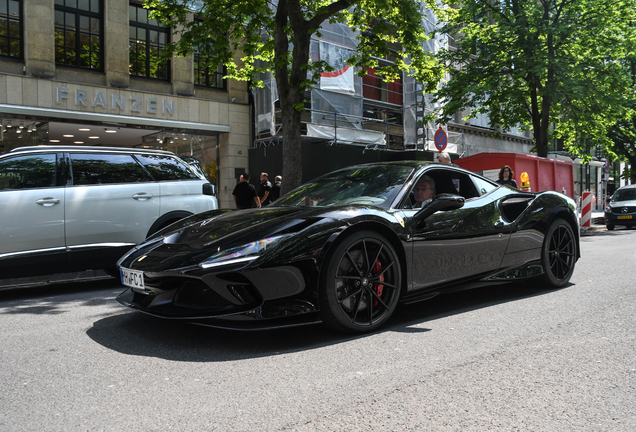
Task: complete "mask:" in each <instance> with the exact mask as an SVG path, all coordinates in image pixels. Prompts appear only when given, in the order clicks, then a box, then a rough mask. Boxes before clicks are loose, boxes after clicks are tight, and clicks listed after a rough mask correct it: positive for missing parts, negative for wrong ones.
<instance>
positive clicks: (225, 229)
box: [118, 206, 378, 271]
mask: <svg viewBox="0 0 636 432" xmlns="http://www.w3.org/2000/svg"><path fill="white" fill-rule="evenodd" d="M361 207H362V208H361ZM377 211H378V209H377V208H375V211H373V210H371V209H369V212H377ZM352 212H353V213H352ZM364 213H366V212H365V209H364V206H356V208H355V209H354V208H350V207H349V208H333V207H322V208H316V207H270V208H264V209H249V210H239V211H228V210H215V211H210V212H205V213H200V214H198V215H194V216H191V217H189V218H185V219H182V220H180V221H179V222H177V223H175V224H173V225H170V226H169V227H167V228H166V229H164V230H162V231H160V232H159V233H157V234H155V235H154V236H152V237H150V238H148V239H147V240H146V241H144V242H142V243H140V244H139V245H137V246H136V247H135V248H134V249H132V250H131V251H130V252H128V253H127V254H126V255H124V256H123V257H122V258H121V259H120V261H119V263H118V264H119V265H120V266H123V267H126V268H133V269H139V270H144V271H162V270H166V269H176V268H183V267H188V266H196V265H198V264H199V263H201V262H203V261H205V260H206V259H208V258H209V257H210V256H211V255H213V254H215V253H217V252H219V251H223V250H227V249H231V248H235V247H240V246H243V245H246V244H248V243H251V242H256V241H260V240H263V239H268V238H272V237H278V236H284V235H286V236H287V240H288V241H287V243H294V246H293V247H290V248H289V249H295V253H296V254H297V253H298V251H299V248H302V247H305V248H306V247H309V240H308V239H307V238H308V237H311V238H312V240H311V241H312V242H314V243H315V242H324V237H325V236H328V235H330V233H331V232H333V230H335V229H337V228H338V227H339V226H341V225H342V222H341V220H342V219H343V218H345V217H351V216H352V214H364ZM301 231H309V232H310V233H313V234H311V236H310V234H307V235H305V236H303V238H302V239H300V240H298V239H292V238H291V237H293V236H294V235H295V234H297V233H299V232H301ZM141 257H143V259H139V258H141Z"/></svg>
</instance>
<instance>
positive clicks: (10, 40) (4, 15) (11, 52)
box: [0, 0, 22, 59]
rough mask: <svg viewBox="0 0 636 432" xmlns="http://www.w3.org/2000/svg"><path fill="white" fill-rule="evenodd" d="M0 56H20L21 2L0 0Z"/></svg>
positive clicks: (17, 57) (19, 57)
mask: <svg viewBox="0 0 636 432" xmlns="http://www.w3.org/2000/svg"><path fill="white" fill-rule="evenodd" d="M0 56H3V57H11V58H16V59H21V58H22V2H21V1H17V0H0Z"/></svg>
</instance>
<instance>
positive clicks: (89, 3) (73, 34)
mask: <svg viewBox="0 0 636 432" xmlns="http://www.w3.org/2000/svg"><path fill="white" fill-rule="evenodd" d="M101 3H102V2H101V0H55V62H56V63H57V64H61V65H66V66H72V67H77V68H82V69H93V70H102V45H103V38H102V34H103V32H102V23H103V18H102V5H101Z"/></svg>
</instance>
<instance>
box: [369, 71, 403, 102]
mask: <svg viewBox="0 0 636 432" xmlns="http://www.w3.org/2000/svg"><path fill="white" fill-rule="evenodd" d="M365 69H366V71H367V74H366V75H365V76H364V77H362V96H363V97H364V98H365V99H371V100H374V101H378V102H387V103H390V104H394V105H400V106H401V105H402V101H403V99H402V78H399V79H397V80H395V81H393V82H386V81H384V80H383V79H382V78H381V77H379V76H377V75H376V74H375V70H374V69H371V68H365Z"/></svg>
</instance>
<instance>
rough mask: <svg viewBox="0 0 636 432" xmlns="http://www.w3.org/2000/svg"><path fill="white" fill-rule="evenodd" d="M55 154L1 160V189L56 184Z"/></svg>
mask: <svg viewBox="0 0 636 432" xmlns="http://www.w3.org/2000/svg"><path fill="white" fill-rule="evenodd" d="M56 162H57V156H56V155H55V154H42V155H29V156H18V157H14V158H10V159H5V160H3V161H0V189H1V190H10V189H32V188H47V187H53V186H55V185H56V180H55V179H56Z"/></svg>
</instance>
